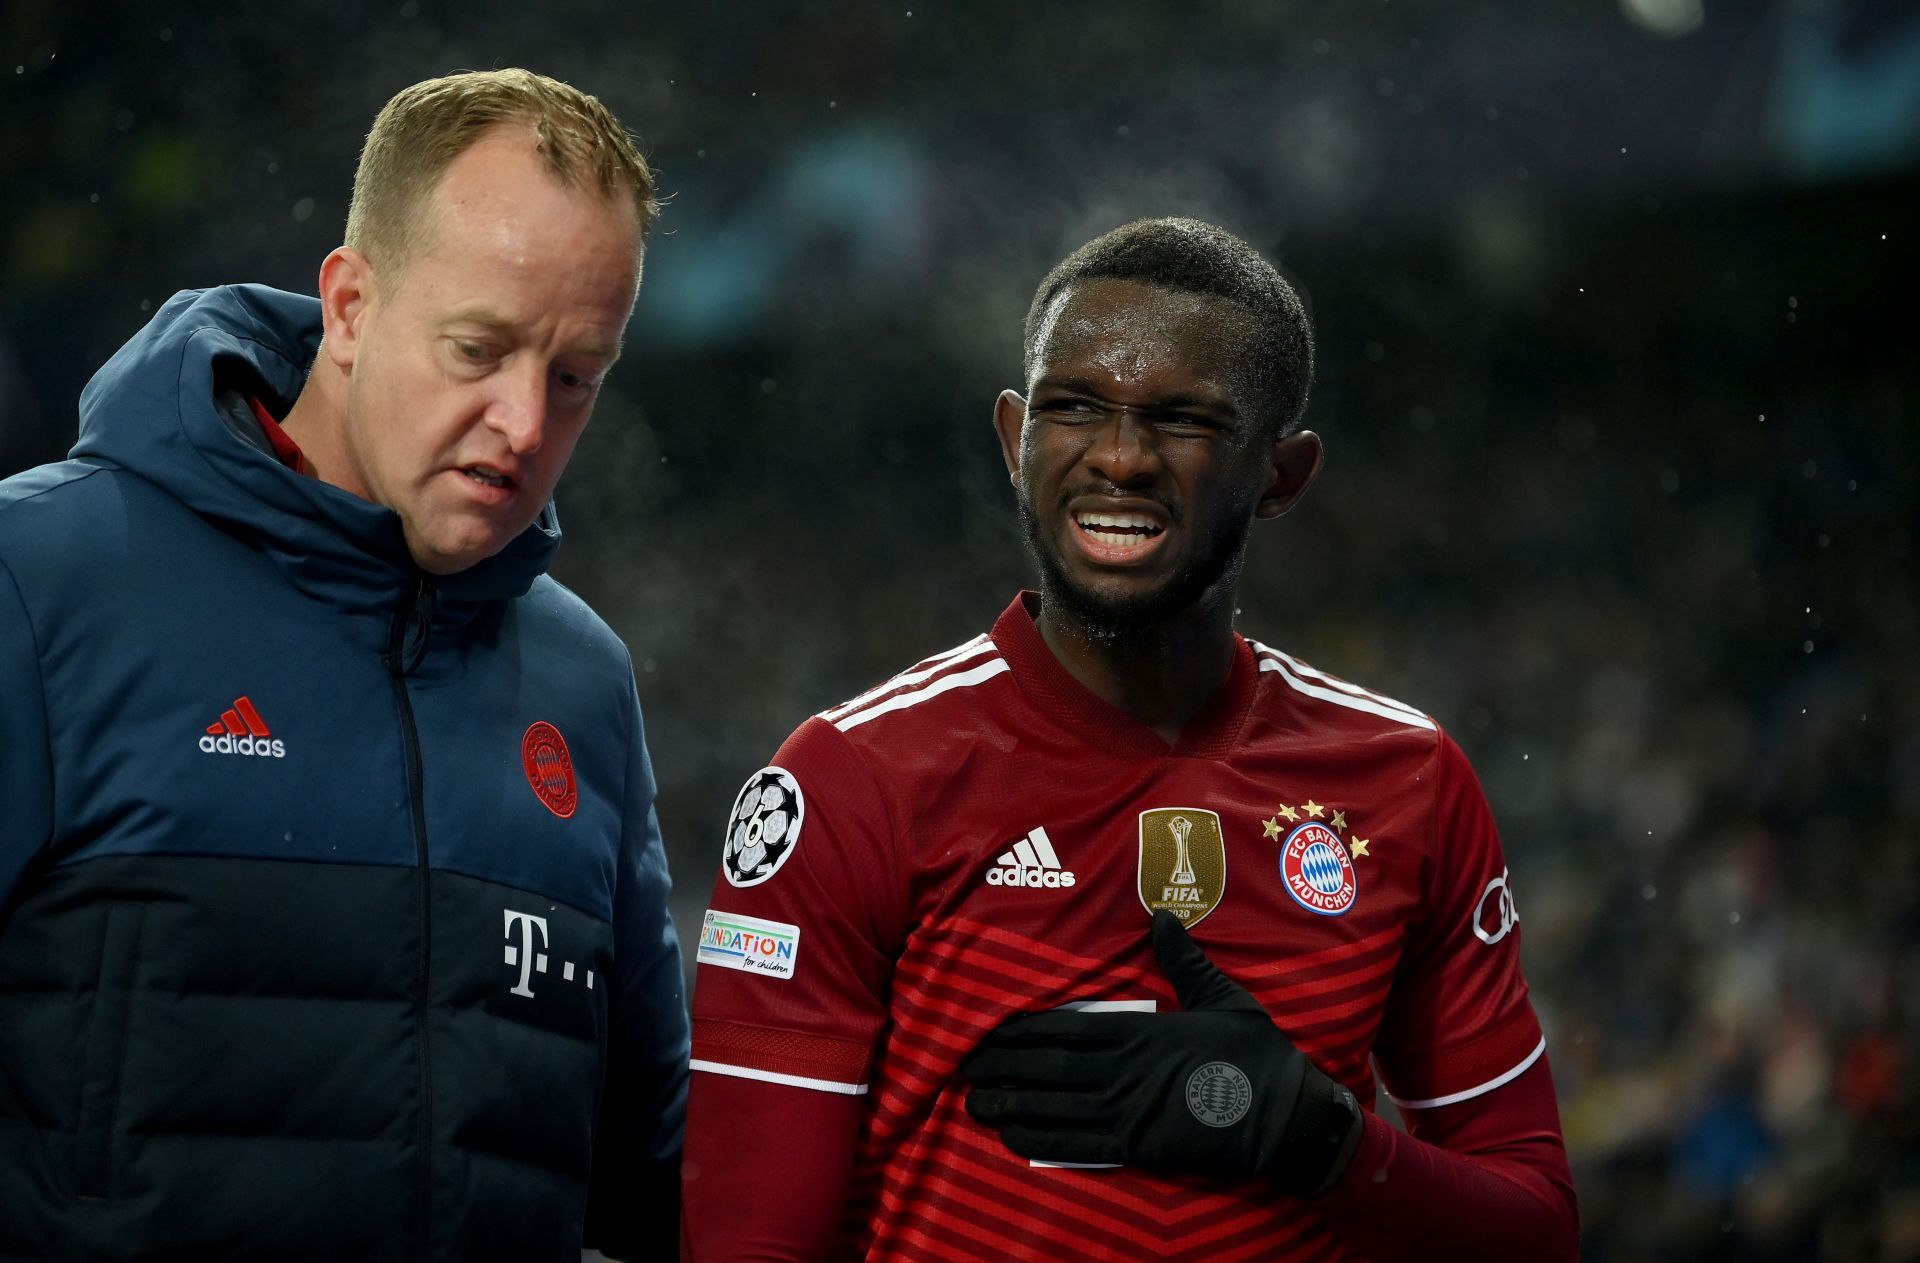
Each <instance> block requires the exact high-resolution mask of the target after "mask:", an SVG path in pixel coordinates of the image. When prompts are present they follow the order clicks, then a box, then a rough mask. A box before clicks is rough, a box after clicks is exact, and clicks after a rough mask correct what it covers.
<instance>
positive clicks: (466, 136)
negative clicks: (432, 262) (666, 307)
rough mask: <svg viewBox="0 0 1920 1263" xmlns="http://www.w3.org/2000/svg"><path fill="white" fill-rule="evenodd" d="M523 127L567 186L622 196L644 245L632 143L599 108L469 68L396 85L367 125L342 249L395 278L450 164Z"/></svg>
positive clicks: (547, 82) (638, 165) (520, 73)
mask: <svg viewBox="0 0 1920 1263" xmlns="http://www.w3.org/2000/svg"><path fill="white" fill-rule="evenodd" d="M502 126H525V127H528V128H531V129H532V130H533V132H534V134H535V135H536V136H537V137H538V138H539V152H540V155H541V156H542V157H543V158H545V159H546V161H547V169H548V170H549V171H551V172H552V173H553V174H554V176H555V177H557V178H558V179H559V180H560V182H561V183H562V184H564V185H566V186H567V187H568V188H576V189H577V188H582V187H585V188H589V189H591V190H593V191H594V192H596V193H597V194H599V196H601V197H602V198H605V199H607V200H608V201H612V200H613V199H614V198H616V197H619V196H622V195H626V196H630V197H632V199H633V205H634V210H635V211H636V213H637V214H638V216H639V233H638V235H637V237H636V242H638V243H644V242H645V240H646V235H647V230H648V229H649V228H651V227H652V226H653V220H654V217H655V216H656V215H657V214H659V210H660V205H659V203H658V202H656V201H655V200H654V195H653V194H654V188H653V172H652V171H651V170H650V169H648V167H647V160H646V159H645V158H643V157H641V156H640V151H639V149H638V148H636V147H635V145H634V142H633V137H632V136H630V135H628V134H627V130H626V128H624V127H622V126H621V125H620V120H618V119H616V118H615V117H614V116H613V114H612V112H611V111H609V110H608V109H607V107H606V106H604V105H602V104H600V102H599V101H598V100H597V99H595V98H594V97H591V96H589V95H587V94H586V93H584V92H582V91H580V90H579V89H578V88H575V87H573V86H571V85H569V84H565V83H561V82H560V81H559V80H558V79H549V78H547V77H546V76H545V75H537V74H534V73H533V72H532V71H530V70H519V69H507V70H471V71H464V72H462V73H460V74H452V75H446V76H444V77H442V78H439V79H428V80H425V81H423V82H421V83H416V84H414V85H413V86H412V87H408V88H402V89H401V90H400V91H399V92H398V93H396V94H395V95H394V97H393V99H392V100H391V101H388V102H387V103H386V105H385V106H383V107H382V108H381V110H380V113H379V114H378V115H377V116H376V117H375V118H374V120H373V128H372V130H371V131H369V132H368V133H367V142H366V144H365V146H363V147H362V148H361V150H360V166H359V168H358V169H357V170H356V171H355V172H354V176H353V202H352V204H351V205H350V206H349V207H348V209H347V236H346V244H347V245H349V246H351V247H352V248H353V249H355V250H358V251H359V252H360V253H361V254H363V255H365V256H366V257H367V259H368V260H369V261H370V262H372V264H373V265H374V267H376V268H384V269H387V270H388V271H389V272H390V273H391V274H394V275H398V274H399V273H400V272H402V271H404V270H405V268H406V265H407V262H408V260H410V259H411V258H412V257H413V255H414V253H415V251H417V250H418V249H419V248H420V247H421V246H422V244H424V242H425V239H426V235H427V232H428V229H429V227H430V224H429V219H428V214H427V211H428V199H429V197H430V196H431V194H432V193H433V191H434V189H435V188H437V187H438V186H439V183H440V178H441V176H443V175H445V174H446V170H447V167H448V166H449V165H451V164H452V162H453V160H454V159H455V158H458V157H459V156H460V155H461V154H463V153H465V152H466V151H467V150H468V149H469V148H471V147H472V146H473V144H474V143H475V142H476V141H478V140H479V139H480V138H481V137H482V136H484V135H486V134H487V133H488V132H489V131H491V130H492V129H493V128H495V127H502Z"/></svg>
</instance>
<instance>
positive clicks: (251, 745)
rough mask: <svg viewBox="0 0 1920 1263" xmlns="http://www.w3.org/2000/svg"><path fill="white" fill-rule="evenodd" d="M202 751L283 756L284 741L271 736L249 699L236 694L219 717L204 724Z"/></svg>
mask: <svg viewBox="0 0 1920 1263" xmlns="http://www.w3.org/2000/svg"><path fill="white" fill-rule="evenodd" d="M200 750H201V752H202V753H203V754H248V755H255V756H258V757H261V758H271V759H284V758H286V757H287V745H286V742H284V741H282V740H280V739H279V738H278V737H275V736H274V735H273V733H272V732H271V731H270V730H269V729H268V728H267V721H266V720H264V719H262V718H260V712H259V711H258V710H256V709H254V705H253V703H252V702H251V701H249V700H247V699H246V698H244V697H237V698H235V699H234V701H233V705H232V706H229V707H228V708H227V710H226V712H225V713H224V714H222V715H221V716H220V718H218V719H216V720H214V721H213V722H212V723H210V724H208V725H207V735H206V736H204V737H202V738H200Z"/></svg>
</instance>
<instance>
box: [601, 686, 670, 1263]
mask: <svg viewBox="0 0 1920 1263" xmlns="http://www.w3.org/2000/svg"><path fill="white" fill-rule="evenodd" d="M631 687H632V684H631V680H630V681H629V688H631ZM630 722H631V725H632V727H631V732H630V736H629V744H628V751H629V753H628V773H627V794H626V817H625V826H624V829H623V831H622V837H621V847H620V861H619V863H620V869H619V873H618V875H617V878H616V881H617V886H616V889H615V891H614V900H613V917H614V979H613V987H612V992H611V994H610V995H609V997H608V1001H609V1004H608V1020H609V1025H610V1030H609V1035H608V1044H607V1072H606V1086H605V1089H604V1091H603V1093H602V1096H601V1107H600V1118H599V1123H598V1126H597V1128H596V1131H595V1136H594V1153H593V1176H592V1181H591V1184H590V1186H589V1190H588V1194H587V1220H586V1242H585V1244H586V1245H588V1246H591V1247H593V1248H596V1249H599V1250H601V1251H603V1252H605V1253H607V1254H610V1255H613V1256H615V1257H632V1258H653V1257H661V1258H665V1257H669V1255H670V1254H671V1252H672V1250H673V1246H674V1242H675V1240H676V1238H677V1236H678V1224H679V1216H680V1144H681V1136H682V1133H683V1131H684V1129H685V1123H686V1109H687V1045H688V1030H687V1003H686V993H685V992H686V986H685V976H684V974H683V973H682V972H681V967H680V943H679V938H678V936H677V935H676V933H675V931H674V926H673V918H672V916H671V915H670V914H669V913H668V911H667V891H668V889H669V886H670V882H669V880H668V876H667V856H666V851H665V849H664V848H663V847H662V846H661V842H660V821H659V818H658V817H657V816H656V815H655V813H654V809H653V799H654V780H653V763H652V760H651V759H649V758H648V756H647V747H646V739H645V734H644V729H643V727H642V724H641V719H640V699H639V696H638V694H637V693H636V694H634V696H633V700H632V702H631V705H630Z"/></svg>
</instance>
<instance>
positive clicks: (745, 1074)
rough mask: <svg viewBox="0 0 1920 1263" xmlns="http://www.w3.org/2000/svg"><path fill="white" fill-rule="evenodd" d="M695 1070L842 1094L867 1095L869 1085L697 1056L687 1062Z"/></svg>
mask: <svg viewBox="0 0 1920 1263" xmlns="http://www.w3.org/2000/svg"><path fill="white" fill-rule="evenodd" d="M687 1066H688V1067H689V1068H690V1069H693V1070H704V1071H706V1072H707V1073H708V1074H724V1075H731V1076H732V1077H733V1078H736V1079H758V1080H760V1081H761V1082H762V1083H779V1084H783V1085H785V1086H786V1087H790V1088H811V1089H813V1090H814V1091H815V1092H838V1093H840V1094H841V1095H842V1096H865V1095H866V1094H867V1085H866V1084H864V1083H835V1082H834V1081H833V1080H831V1079H809V1078H807V1077H806V1076H805V1075H798V1074H777V1073H775V1072H774V1071H772V1070H755V1069H753V1068H751V1067H749V1066H730V1065H728V1064H727V1063H726V1062H724V1061H706V1060H703V1059H702V1058H699V1057H695V1058H693V1059H691V1060H690V1061H688V1062H687Z"/></svg>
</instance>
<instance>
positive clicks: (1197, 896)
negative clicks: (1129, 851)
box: [1139, 807, 1227, 927]
mask: <svg viewBox="0 0 1920 1263" xmlns="http://www.w3.org/2000/svg"><path fill="white" fill-rule="evenodd" d="M1139 880H1140V902H1141V903H1143V904H1145V905H1146V909H1147V911H1148V912H1149V913H1153V912H1158V911H1159V910H1160V909H1162V908H1165V909H1167V910H1168V911H1169V912H1171V913H1173V915H1175V916H1177V917H1179V918H1180V923H1181V924H1182V925H1185V926H1189V927H1191V926H1194V925H1198V924H1199V923H1200V921H1201V919H1202V918H1204V917H1205V916H1206V915H1207V913H1209V912H1212V911H1213V910H1214V909H1215V908H1217V907H1219V906H1220V897H1221V896H1222V895H1224V894H1226V893H1227V840H1226V835H1225V834H1224V833H1222V832H1221V831H1220V816H1219V813H1217V812H1212V811H1208V810H1206V809H1205V808H1203V807H1156V808H1154V809H1153V810H1152V811H1143V812H1141V813H1140V866H1139Z"/></svg>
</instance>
